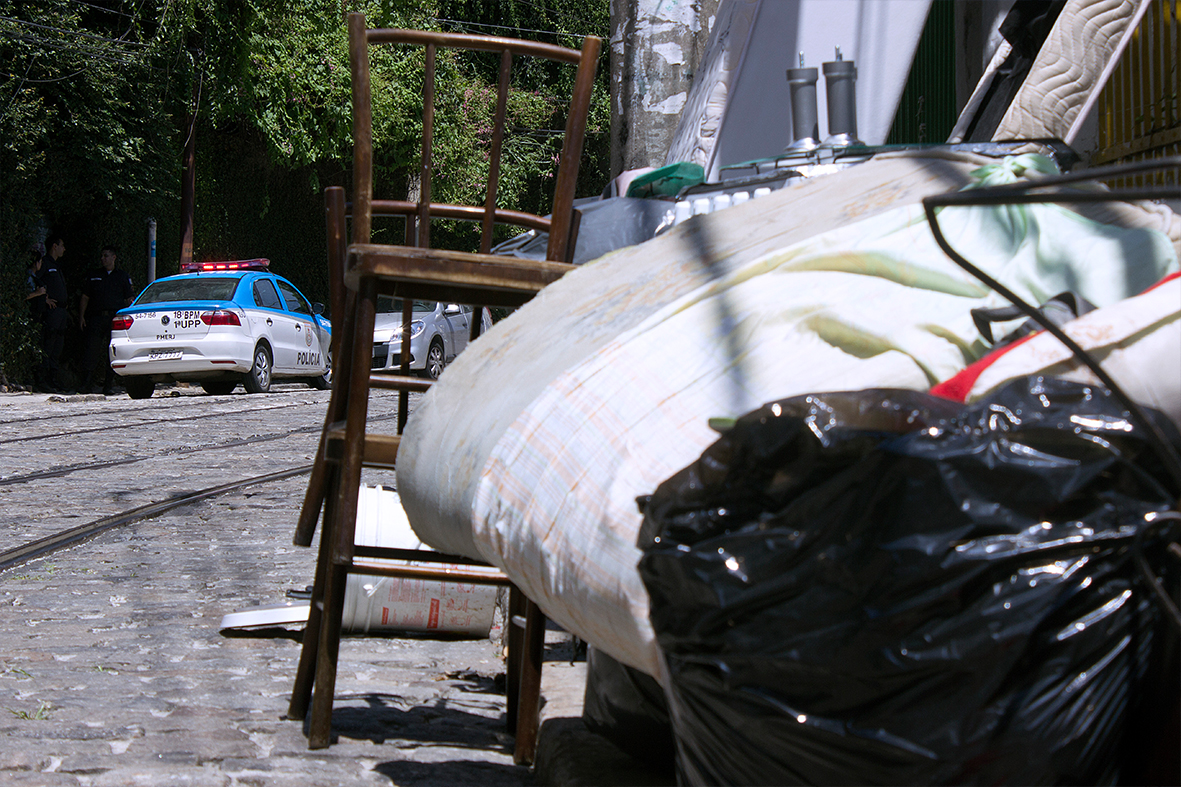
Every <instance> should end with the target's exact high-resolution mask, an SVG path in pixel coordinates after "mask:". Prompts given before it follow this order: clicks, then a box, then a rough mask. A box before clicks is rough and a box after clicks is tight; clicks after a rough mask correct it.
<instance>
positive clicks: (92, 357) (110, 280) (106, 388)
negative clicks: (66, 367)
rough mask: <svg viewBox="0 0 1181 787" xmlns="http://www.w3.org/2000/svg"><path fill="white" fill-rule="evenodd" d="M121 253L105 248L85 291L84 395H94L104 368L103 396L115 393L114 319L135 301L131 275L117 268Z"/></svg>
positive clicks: (83, 297) (82, 312)
mask: <svg viewBox="0 0 1181 787" xmlns="http://www.w3.org/2000/svg"><path fill="white" fill-rule="evenodd" d="M118 254H119V250H118V249H117V248H116V247H114V246H103V250H102V263H103V266H102V268H99V269H96V270H94V271H92V272H91V273H90V275H88V276H87V277H86V282H85V284H84V285H83V288H82V304H81V308H80V309H79V311H80V312H81V317H80V318H79V321H78V325H79V327H81V328H82V341H83V345H82V346H83V355H82V382H81V390H82V392H83V393H89V392H90V391H91V378H92V377H93V376H94V371H95V369H97V368H98V367H99V366H100V365H102V366H104V367H106V376H105V377H104V379H103V393H104V394H105V395H107V396H110V395H111V394H113V393H114V392H115V372H114V370H113V369H111V361H110V357H109V352H110V350H109V348H110V346H111V318H112V317H114V316H115V312H117V311H119V310H120V309H122V308H123V307H124V306H130V305H131V301H132V299H133V298H134V297H135V289H134V288H133V287H132V284H131V276H130V275H129V274H128V273H127V271H124V270H119V269H117V268H116V267H115V262H116V258H117V257H118Z"/></svg>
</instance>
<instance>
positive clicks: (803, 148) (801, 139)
mask: <svg viewBox="0 0 1181 787" xmlns="http://www.w3.org/2000/svg"><path fill="white" fill-rule="evenodd" d="M819 78H820V77H819V73H818V72H817V70H816V69H815V68H804V53H803V52H800V67H799V68H789V69H787V88H788V90H789V91H790V94H791V137H792V143H791V144H790V145H788V146H787V150H786V151H785V152H792V153H799V152H807V151H809V150H815V149H816V148H818V147H820V121H819V119H818V117H817V116H818V114H819V113H818V111H817V109H816V81H817V80H818V79H819Z"/></svg>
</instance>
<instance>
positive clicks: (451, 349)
mask: <svg viewBox="0 0 1181 787" xmlns="http://www.w3.org/2000/svg"><path fill="white" fill-rule="evenodd" d="M481 311H482V312H483V315H484V316H483V325H482V326H481V333H482V332H483V331H485V330H487V329H488V328H490V327H491V319H490V317H489V316H488V311H487V310H486V309H483V310H481ZM471 325H472V307H470V306H460V305H459V304H455V303H436V302H434V301H414V306H413V308H412V317H411V322H410V368H411V369H413V370H414V371H416V372H419V373H420V374H422V375H423V376H424V377H429V378H431V379H438V377H439V375H440V374H442V373H443V369H444V367H446V366H447V364H449V363H451V361H452V360H454V358H455V356H457V355H459V353H460V351H461V350H463V348H464V347H466V346H467V342H468V336H469V335H470V331H471ZM401 363H402V299H401V298H393V297H391V296H389V295H381V296H378V299H377V319H376V321H375V322H374V325H373V365H372V368H374V369H381V370H383V371H387V372H397V371H398V369H399V367H400V366H401Z"/></svg>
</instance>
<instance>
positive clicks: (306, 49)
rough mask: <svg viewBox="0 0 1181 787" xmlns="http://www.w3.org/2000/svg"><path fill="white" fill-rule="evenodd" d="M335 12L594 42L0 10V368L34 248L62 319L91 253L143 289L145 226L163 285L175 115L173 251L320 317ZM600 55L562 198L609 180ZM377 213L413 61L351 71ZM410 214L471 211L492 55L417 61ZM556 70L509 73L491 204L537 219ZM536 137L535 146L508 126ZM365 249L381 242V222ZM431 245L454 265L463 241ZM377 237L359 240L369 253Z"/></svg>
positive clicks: (129, 12)
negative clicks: (315, 303)
mask: <svg viewBox="0 0 1181 787" xmlns="http://www.w3.org/2000/svg"><path fill="white" fill-rule="evenodd" d="M344 10H358V11H363V12H365V14H366V17H367V20H368V22H369V24H370V25H371V26H374V27H408V28H420V29H444V30H454V31H460V32H471V33H479V34H487V35H507V36H515V37H520V38H533V39H537V40H543V41H548V42H552V43H559V44H563V45H566V46H577V45H578V42H579V40H580V39H581V36H582V35H585V34H595V35H599V36H600V37H602V38H604V40H606V39H607V36H608V29H609V10H608V3H607V2H606V0H348V1H347V2H342V0H146V2H145V1H143V0H87V2H80V0H42V1H41V2H38V3H29V2H25V0H0V138H3V139H4V144H3V145H2V146H0V260H3V262H2V263H0V288H2V289H0V364H3V366H4V369H5V372H6V373H7V374H8V376H9V377H10V378H16V379H27V375H28V371H29V370H30V369H31V368H32V366H31V365H32V364H35V362H36V351H35V345H36V344H37V341H36V340H35V338H34V339H32V340H30V338H29V337H30V336H31V333H30V331H29V328H28V326H27V325H25V318H26V315H27V309H26V307H25V305H24V301H23V297H24V267H25V260H26V256H27V251H28V248H29V246H30V245H31V244H36V243H38V242H40V241H42V240H43V239H44V237H45V235H46V234H47V233H49V232H57V233H62V234H64V235H65V236H66V239H67V250H66V257H65V258H64V259H63V262H64V263H65V268H66V271H67V280H68V284H70V285H71V295H72V301H73V302H72V304H71V306H73V307H74V308H75V309H76V303H77V297H78V295H79V293H80V283H81V278H82V275H83V273H84V272H85V270H86V269H87V268H89V267H91V266H93V265H94V264H96V263H97V258H98V251H99V248H100V247H101V246H102V245H104V244H106V243H115V244H117V245H119V246H121V247H122V253H121V255H120V264H121V265H122V267H124V268H125V269H127V270H129V271H130V272H131V274H132V277H133V279H134V280H135V282H136V283H137V285H140V286H142V285H143V284H145V283H146V274H147V252H146V243H145V229H144V224H145V220H146V219H147V218H148V217H155V218H156V220H157V221H158V238H159V241H158V245H157V251H158V255H159V262H158V267H157V271H158V275H167V274H169V273H174V272H176V260H177V256H178V254H179V247H180V238H179V211H178V208H179V190H180V189H179V186H180V174H181V168H180V164H181V151H182V149H183V147H184V143H185V138H186V135H187V134H188V133H189V118H190V116H191V115H192V113H193V112H194V110H195V111H196V117H197V125H196V127H195V134H196V147H197V151H198V161H197V168H196V173H197V199H196V217H195V219H196V221H195V233H194V234H195V237H194V249H195V253H196V255H197V256H198V257H199V258H200V257H213V256H231V257H247V256H250V257H253V256H266V257H270V258H272V259H273V260H274V261H275V266H276V270H277V271H278V272H280V273H282V274H284V275H287V276H288V277H289V278H291V279H292V280H293V281H295V283H296V284H297V285H298V286H300V287H301V288H302V289H304V291H305V292H306V293H307V294H308V295H309V297H312V298H313V299H317V300H325V301H326V300H327V282H326V278H325V271H324V268H325V264H324V263H325V260H324V235H323V232H324V231H323V209H322V200H323V188H324V187H325V186H328V185H343V186H346V187H347V186H348V185H349V180H350V174H349V173H350V170H351V152H352V145H351V143H352V118H351V92H350V78H349V63H348V36H347V28H346V24H345V18H344V15H343V13H342V12H343V11H344ZM606 50H607V47H606V46H604V51H603V55H602V60H601V61H600V66H599V73H598V80H597V83H596V87H595V92H594V96H593V99H592V107H591V115H590V123H589V126H588V134H587V142H586V153H585V155H584V158H583V162H582V167H581V170H580V175H579V186H578V192H579V194H581V195H591V194H595V193H597V192H598V191H599V190H601V188H602V186H603V184H604V183H605V182H606V180H607V178H608V177H609V172H608V166H609V164H608V161H609V158H608V146H609V135H608V126H609V114H610V110H609V106H610V104H609V100H608V89H607V86H608V69H607V57H608V56H607V51H606ZM372 64H373V96H374V120H375V125H374V147H375V152H374V169H375V171H374V177H375V181H376V183H377V184H378V196H381V197H389V198H403V197H406V196H407V195H408V193H410V192H411V191H412V189H413V188H414V187H415V183H414V179H413V177H412V174H413V173H415V171H416V169H417V158H418V154H419V144H420V143H419V140H420V134H421V128H422V78H423V64H422V52H421V50H419V49H416V48H404V49H402V48H390V47H383V48H380V49H378V50H376V51H375V53H374V55H373V60H372ZM437 68H438V96H437V105H436V127H435V128H436V137H435V152H436V159H437V167H436V170H435V172H434V173H433V177H432V183H431V186H432V196H433V197H434V198H435V199H436V200H442V201H452V202H472V201H476V202H479V201H482V192H483V187H484V182H485V180H486V177H487V171H488V150H489V146H490V143H491V139H490V119H491V110H492V107H493V106H494V102H495V93H494V88H493V87H492V85H494V83H495V78H496V70H497V58H496V56H495V55H488V56H480V55H476V56H471V57H456V56H453V55H448V56H443V57H440V58H439V63H438V65H437ZM573 77H574V70H573V68H570V67H562V66H558V65H554V64H540V65H539V64H536V63H530V64H528V65H526V67H524V68H522V69H519V70H517V71H515V72H514V83H513V85H512V89H511V91H510V94H509V110H508V111H509V118H510V120H509V129H510V133H509V134H508V136H507V138H506V140H505V151H506V153H505V157H504V169H503V170H502V174H501V187H500V195H499V197H500V199H499V202H500V204H501V205H504V206H507V207H515V208H519V209H522V210H529V211H533V212H539V213H545V212H548V210H549V202H548V201H549V194H550V192H551V191H552V187H553V178H554V175H555V172H556V164H557V157H558V152H559V150H558V146H557V138H558V133H559V132H560V130H561V129H562V128H563V126H564V123H565V112H564V110H563V109H562V108H563V107H564V103H565V100H566V97H568V96H569V95H570V91H571V88H572V84H573ZM537 126H540V127H541V128H540V130H539V131H530V132H526V131H525V130H524V129H526V128H534V127H537ZM375 229H377V231H378V232H379V233H380V232H386V233H391V234H392V233H397V236H398V237H400V235H401V229H400V226H395V225H393V224H392V223H391V225H390V226H388V227H384V228H375ZM434 234H435V237H436V239H437V240H440V241H443V242H450V243H451V244H452V245H456V246H459V247H470V248H475V243H476V237H477V236H478V232H477V231H476V230H475V229H474V228H473V227H472V226H471V225H462V224H459V225H456V226H450V227H448V226H443V227H436V228H435V230H434ZM379 237H380V235H379Z"/></svg>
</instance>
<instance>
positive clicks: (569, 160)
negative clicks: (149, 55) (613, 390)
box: [288, 14, 601, 763]
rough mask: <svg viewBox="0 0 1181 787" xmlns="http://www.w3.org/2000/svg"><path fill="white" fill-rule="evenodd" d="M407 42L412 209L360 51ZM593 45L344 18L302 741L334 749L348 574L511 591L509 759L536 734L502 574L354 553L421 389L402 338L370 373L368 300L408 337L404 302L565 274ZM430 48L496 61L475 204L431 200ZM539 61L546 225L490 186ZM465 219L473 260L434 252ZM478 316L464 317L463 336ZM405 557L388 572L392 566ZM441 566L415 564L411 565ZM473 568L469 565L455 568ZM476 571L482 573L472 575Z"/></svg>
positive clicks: (518, 622) (522, 296)
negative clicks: (340, 159)
mask: <svg viewBox="0 0 1181 787" xmlns="http://www.w3.org/2000/svg"><path fill="white" fill-rule="evenodd" d="M376 45H412V46H422V47H424V48H425V81H424V88H423V118H422V122H423V139H422V155H421V160H420V169H419V173H418V174H419V178H420V197H419V199H418V200H417V201H416V202H410V201H403V200H376V199H374V198H373V174H372V157H373V144H372V115H371V103H370V72H369V48H370V46H376ZM600 45H601V41H600V40H599V39H598V38H594V37H587V38H585V39H584V40H583V43H582V48H581V50H574V49H568V48H564V47H559V46H554V45H551V44H543V43H538V42H532V41H520V40H516V39H509V38H499V37H491V36H473V35H461V34H454V33H438V32H426V31H416V30H394V29H378V30H370V29H366V26H365V17H364V16H363V15H362V14H350V15H349V56H350V61H351V67H352V89H353V145H354V150H353V182H354V194H353V203H352V209H351V216H352V230H353V238H352V243H351V244H348V245H347V246H346V216H347V215H348V212H349V211H348V208H347V206H346V204H345V199H344V192H343V190H342V189H340V188H329V189H328V190H327V192H326V195H325V196H326V213H327V225H328V260H329V271H330V277H331V281H332V293H331V300H332V314H333V317H334V320H336V321H337V322H339V325H334V328H333V335H332V355H333V361H334V371H333V389H332V396H331V399H330V401H329V405H328V413H327V416H326V418H325V424H324V430H323V432H322V434H321V438H320V446H319V450H318V453H317V456H316V461H315V464H314V465H313V470H312V475H311V478H310V480H309V482H308V489H307V493H306V496H305V499H304V504H303V508H302V510H301V512H300V519H299V523H298V525H297V528H296V534H295V543H296V544H297V545H302V546H309V545H310V544H311V542H312V536H313V534H314V531H315V526H316V522H317V520H318V519H319V516H320V512H321V509H322V510H323V514H324V517H323V522H324V525H323V528H322V532H321V535H320V548H319V554H318V559H317V563H316V575H315V581H314V585H313V590H312V608H311V614H310V616H309V619H308V625H307V628H306V629H305V631H304V638H303V645H302V650H301V654H300V661H299V667H298V669H297V672H296V678H295V686H294V689H293V691H292V697H291V704H290V708H289V710H288V716H289V717H290V718H293V719H300V720H302V719H304V718H305V716H306V715H307V714H308V711H309V700H310V715H311V717H310V720H309V723H308V745H309V747H310V748H313V749H315V748H323V747H326V746H328V745H329V743H330V742H331V717H332V702H333V695H334V691H335V683H336V669H337V659H338V655H339V647H340V633H341V619H342V613H343V604H344V590H345V583H346V580H347V578H348V575H349V574H351V573H358V574H373V575H382V576H397V577H413V578H420V579H443V580H449V581H463V582H475V583H485V584H487V583H492V584H501V585H507V586H510V588H511V589H510V600H509V620H508V621H506V625H508V627H509V628H508V665H507V669H506V673H507V681H506V682H507V693H508V713H507V716H508V725H509V728H510V729H513V730H514V731H515V732H516V748H515V752H514V759H515V760H516V761H517V762H519V763H529V762H531V761H532V759H533V753H534V749H535V746H536V737H537V714H538V710H539V707H538V706H539V702H540V677H541V657H542V647H543V638H544V628H545V618H544V616H543V615H542V614H541V612H540V610H539V609H538V608H537V606H536V605H535V604H533V603H532V602H531V601H530V600H529V599H527V598H526V597H525V596H524V595H523V594H522V593H521V592H520V591H519V590H518V589H517V588H515V587H512V586H511V583H510V582H509V580H508V579H507V578H506V577H504V575H503V574H499V572H494V573H495V576H493V577H491V578H490V577H489V572H488V570H487V564H484V563H481V562H480V561H477V560H471V559H468V558H464V557H459V556H453V555H442V554H438V553H434V552H427V551H423V550H395V549H385V548H374V547H362V546H356V545H355V544H354V537H355V527H356V515H357V496H358V491H359V489H360V483H361V470H362V467H363V466H365V467H382V468H393V467H394V464H395V461H396V458H397V451H398V445H399V442H400V440H401V434H402V431H403V429H404V427H405V423H406V410H407V404H408V397H409V393H410V392H412V391H424V390H426V389H427V388H429V386H430V384H431V383H430V382H429V381H427V380H422V379H419V378H416V377H411V376H410V371H409V352H410V342H409V341H408V340H404V341H403V342H402V356H401V370H400V373H399V374H396V375H382V374H375V373H373V372H371V359H372V352H373V350H372V348H373V326H374V320H375V315H376V309H377V297H378V295H379V294H389V295H394V296H396V297H399V298H402V301H403V305H404V306H403V312H402V330H403V334H402V335H403V336H404V337H409V335H410V331H409V325H410V321H411V308H412V303H413V301H414V300H416V299H417V300H432V301H444V302H448V303H465V304H472V305H474V306H506V307H515V306H520V305H521V304H523V303H525V302H526V301H528V300H529V299H530V298H532V297H533V296H534V295H535V294H536V293H537V292H538V291H540V290H541V289H542V288H543V287H545V286H546V285H547V284H549V283H551V282H553V281H556V280H557V279H558V278H560V277H561V276H562V275H564V274H565V273H566V272H567V271H568V270H570V269H571V268H572V266H571V265H570V264H568V262H567V261H568V260H569V259H570V258H571V257H572V254H573V246H574V235H575V233H576V232H577V226H576V219H575V217H576V214H575V212H574V210H573V200H574V185H575V181H576V179H577V175H578V165H579V160H580V158H581V155H582V146H583V137H584V132H585V126H586V119H587V114H588V110H589V104H590V95H591V88H592V84H593V80H594V72H595V66H596V61H597V59H598V55H599V48H600ZM439 49H466V50H477V51H485V52H495V53H498V54H499V55H500V69H499V82H498V89H497V102H496V108H495V117H494V118H493V134H492V139H491V143H490V170H489V176H488V186H487V192H486V195H485V201H484V205H483V206H465V205H452V204H444V203H436V202H432V201H431V174H432V163H433V162H432V138H433V135H434V129H433V124H434V96H435V61H436V53H437V51H438V50H439ZM518 55H520V56H533V57H541V58H547V59H549V60H554V61H558V62H561V63H569V64H573V65H576V66H577V72H576V74H575V81H574V91H573V96H572V99H571V102H570V107H569V113H568V116H567V122H566V130H565V136H564V141H563V146H562V153H561V158H560V166H559V171H558V176H557V180H556V185H555V194H554V202H553V210H552V213H551V215H550V217H548V218H547V217H542V216H536V215H533V214H527V213H522V212H519V211H513V210H506V209H503V208H498V207H497V204H496V197H497V187H498V180H499V174H500V157H501V152H502V148H503V144H504V137H505V125H506V123H505V119H506V116H507V99H508V94H509V78H510V67H511V65H512V61H513V57H514V56H518ZM374 216H401V217H404V218H405V221H406V240H405V243H404V245H385V244H374V243H371V231H372V219H373V217H374ZM434 218H443V219H466V220H472V221H478V222H480V224H481V235H480V251H479V252H478V253H471V252H462V251H450V250H445V249H436V248H432V247H431V240H430V239H431V233H430V227H431V220H432V219H434ZM498 223H507V224H514V225H517V226H522V227H528V228H532V229H537V230H541V231H545V232H548V233H549V242H548V248H547V260H546V261H533V260H523V259H517V258H512V257H502V256H498V255H493V254H491V253H490V250H491V247H492V232H493V227H494V225H495V224H498ZM479 323H480V320H479V319H478V318H477V319H475V320H473V325H472V336H471V338H473V339H474V338H476V336H477V335H478V332H479ZM374 388H379V389H391V390H397V391H398V392H399V402H398V418H397V432H396V433H395V434H381V433H375V432H371V431H369V429H368V428H367V423H366V418H367V411H368V401H369V392H370V390H371V389H374ZM391 560H396V561H414V562H415V563H417V564H419V565H413V566H412V565H408V564H407V563H405V562H403V563H400V564H398V565H391V563H390V561H391ZM424 562H426V563H433V564H438V565H426V566H424V565H421V564H422V563H424ZM464 566H471V567H473V568H472V569H465V568H464ZM476 567H484V568H483V569H482V570H481V569H480V568H476Z"/></svg>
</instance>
